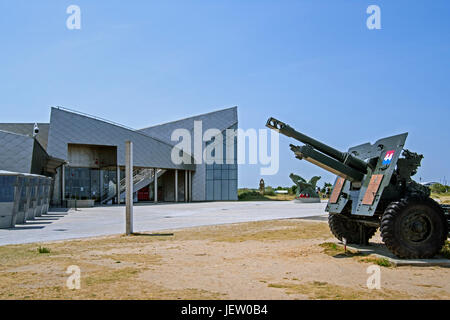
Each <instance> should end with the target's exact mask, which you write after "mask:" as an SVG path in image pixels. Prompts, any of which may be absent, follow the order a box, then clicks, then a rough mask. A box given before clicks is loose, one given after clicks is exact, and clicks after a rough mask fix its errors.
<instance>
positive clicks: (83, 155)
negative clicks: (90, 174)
mask: <svg viewBox="0 0 450 320" xmlns="http://www.w3.org/2000/svg"><path fill="white" fill-rule="evenodd" d="M67 160H68V161H69V165H70V166H71V167H78V168H102V167H107V166H116V164H117V147H109V146H92V145H77V144H69V145H68V159H67Z"/></svg>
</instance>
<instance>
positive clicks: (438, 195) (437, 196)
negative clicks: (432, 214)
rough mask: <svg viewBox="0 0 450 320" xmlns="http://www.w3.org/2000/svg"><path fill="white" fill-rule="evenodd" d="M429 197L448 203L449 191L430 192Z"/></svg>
mask: <svg viewBox="0 0 450 320" xmlns="http://www.w3.org/2000/svg"><path fill="white" fill-rule="evenodd" d="M431 198H433V199H435V200H439V201H440V203H442V204H450V192H446V193H434V192H432V193H431Z"/></svg>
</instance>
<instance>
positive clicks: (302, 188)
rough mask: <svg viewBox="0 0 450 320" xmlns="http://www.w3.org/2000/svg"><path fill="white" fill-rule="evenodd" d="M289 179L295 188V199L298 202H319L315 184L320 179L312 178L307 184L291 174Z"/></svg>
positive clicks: (317, 177)
mask: <svg viewBox="0 0 450 320" xmlns="http://www.w3.org/2000/svg"><path fill="white" fill-rule="evenodd" d="M289 178H291V180H292V181H293V182H294V183H295V184H296V186H297V192H296V196H295V199H296V200H297V201H298V202H320V196H319V194H318V193H317V191H316V184H317V181H319V180H320V178H321V177H319V176H315V177H312V178H311V180H309V182H308V181H306V180H305V179H303V178H302V177H300V176H298V175H296V174H293V173H291V174H290V175H289Z"/></svg>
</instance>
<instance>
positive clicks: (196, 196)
mask: <svg viewBox="0 0 450 320" xmlns="http://www.w3.org/2000/svg"><path fill="white" fill-rule="evenodd" d="M200 120H201V121H202V129H203V132H202V134H203V133H204V132H205V131H206V130H208V129H218V130H220V131H221V132H223V133H224V130H226V129H228V128H232V129H237V123H238V115H237V107H233V108H228V109H224V110H219V111H215V112H210V113H206V114H202V115H198V116H194V117H190V118H186V119H182V120H178V121H173V122H169V123H165V124H161V125H157V126H153V127H149V128H145V129H141V130H140V131H141V132H143V133H145V134H147V135H149V136H152V137H155V138H157V139H160V140H162V141H165V142H167V143H170V144H172V145H175V144H177V142H176V141H171V135H172V132H173V131H174V130H176V129H186V130H188V131H190V132H191V135H193V131H194V121H200ZM224 141H225V135H224ZM191 145H192V148H193V144H191ZM205 146H206V143H203V148H205ZM191 153H193V149H192V150H191ZM236 156H237V154H236V153H235V157H236ZM235 162H236V159H235ZM215 166H217V168H218V169H222V168H225V167H226V168H228V167H229V166H233V168H235V167H236V168H235V171H234V172H233V173H236V177H235V178H234V177H233V178H234V179H237V165H226V164H225V165H215ZM207 174H208V175H209V176H210V175H213V174H214V171H213V172H209V170H208V171H207V165H206V164H205V163H202V164H197V170H196V172H195V173H194V174H193V176H192V186H193V187H192V200H193V201H205V200H206V201H210V200H237V183H234V184H233V185H235V186H236V190H230V189H231V188H228V190H227V191H221V189H222V188H221V186H222V184H221V183H216V184H214V182H213V181H211V182H210V183H208V182H207V181H206V180H207ZM215 174H216V175H220V177H219V176H217V178H218V179H221V178H222V171H218V172H217V173H215ZM227 179H228V178H227ZM219 184H220V186H219ZM214 186H215V187H214ZM224 196H225V197H224Z"/></svg>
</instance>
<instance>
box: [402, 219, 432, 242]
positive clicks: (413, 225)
mask: <svg viewBox="0 0 450 320" xmlns="http://www.w3.org/2000/svg"><path fill="white" fill-rule="evenodd" d="M431 229H432V224H431V221H430V220H429V218H428V216H427V215H426V214H425V213H422V212H415V213H412V214H409V215H408V216H407V217H405V218H404V219H403V223H402V231H403V235H404V237H405V239H407V240H409V241H412V242H422V241H424V240H426V239H427V238H428V237H429V236H430V234H431Z"/></svg>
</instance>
